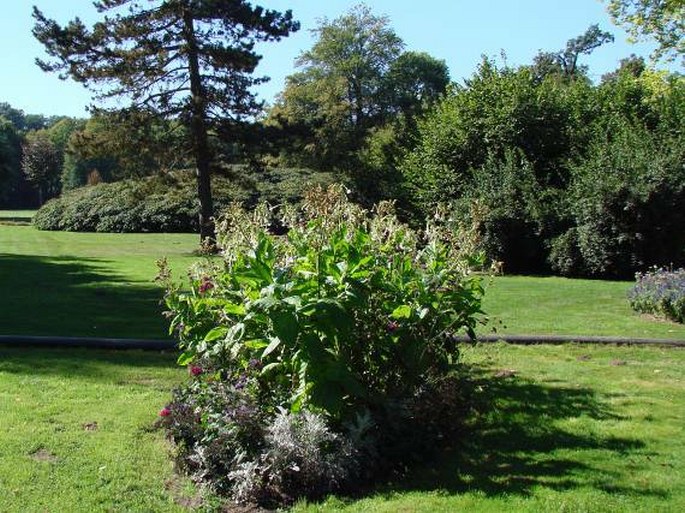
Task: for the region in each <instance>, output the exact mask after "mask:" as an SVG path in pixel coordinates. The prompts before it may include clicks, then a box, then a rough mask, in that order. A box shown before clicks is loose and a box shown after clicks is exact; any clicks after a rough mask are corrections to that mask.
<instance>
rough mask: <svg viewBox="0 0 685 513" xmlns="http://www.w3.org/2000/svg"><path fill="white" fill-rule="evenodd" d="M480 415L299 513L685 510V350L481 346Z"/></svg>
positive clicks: (476, 355) (472, 351)
mask: <svg viewBox="0 0 685 513" xmlns="http://www.w3.org/2000/svg"><path fill="white" fill-rule="evenodd" d="M464 358H465V361H467V362H470V363H471V364H473V365H475V366H476V369H478V371H479V373H480V379H481V381H480V382H479V383H478V386H477V388H476V403H477V404H479V405H480V406H479V408H478V409H479V411H480V413H479V414H478V415H477V416H475V417H474V418H473V419H472V421H471V422H470V425H469V427H468V429H467V430H466V431H465V432H464V433H463V435H462V436H461V437H460V438H459V439H456V440H454V441H453V442H452V444H453V448H452V450H449V451H446V452H445V453H443V454H441V455H440V456H438V457H436V458H434V459H433V460H432V461H430V462H428V463H426V464H425V465H423V466H422V467H420V468H418V469H417V470H415V471H414V472H413V473H412V474H411V475H410V476H409V478H408V479H406V480H404V481H402V482H395V483H388V484H387V485H386V486H383V487H381V489H380V490H379V491H377V492H375V493H372V494H371V495H370V496H368V497H366V498H361V499H357V500H349V499H339V498H330V499H328V500H327V501H324V502H323V503H320V504H311V505H306V504H301V505H299V506H298V507H296V508H295V511H296V512H299V513H304V512H308V513H309V512H315V511H321V512H328V511H344V512H349V513H352V512H355V513H356V512H374V513H380V512H388V513H390V512H398V511H401V512H412V513H413V512H416V513H420V512H427V513H436V512H453V511H469V512H503V511H515V512H530V513H539V512H545V513H551V512H569V513H570V512H572V513H576V512H607V513H615V512H626V513H634V512H637V511H640V512H661V513H666V512H673V513H676V512H681V511H685V472H683V461H685V351H683V350H679V349H659V348H653V347H651V348H637V347H615V346H612V347H596V346H580V345H566V346H545V345H542V346H507V345H504V344H494V345H480V346H477V347H475V348H468V349H465V350H464Z"/></svg>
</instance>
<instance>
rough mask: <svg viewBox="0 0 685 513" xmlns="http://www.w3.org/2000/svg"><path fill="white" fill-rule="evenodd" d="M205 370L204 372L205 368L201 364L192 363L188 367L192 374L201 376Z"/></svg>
mask: <svg viewBox="0 0 685 513" xmlns="http://www.w3.org/2000/svg"><path fill="white" fill-rule="evenodd" d="M203 372H204V370H203V369H202V367H200V366H199V365H190V366H189V367H188V373H189V374H190V375H191V376H199V375H200V374H202V373H203Z"/></svg>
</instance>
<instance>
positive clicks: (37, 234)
mask: <svg viewBox="0 0 685 513" xmlns="http://www.w3.org/2000/svg"><path fill="white" fill-rule="evenodd" d="M197 240H198V237H197V235H193V234H113V233H105V234H95V233H69V232H41V231H38V230H36V229H35V228H33V227H31V226H2V225H0V334H3V335H63V336H102V337H123V338H136V337H142V338H164V337H165V336H166V330H167V325H166V321H165V320H164V319H163V317H162V315H161V312H162V310H163V308H162V307H161V306H160V304H159V301H160V299H161V297H162V291H161V289H160V288H159V286H158V285H157V284H155V283H154V281H153V280H154V277H155V276H156V273H157V268H156V265H155V261H156V260H157V259H158V258H160V257H163V256H166V257H168V259H169V262H170V263H171V265H172V267H173V269H174V271H175V272H176V274H177V275H178V276H179V277H180V276H183V275H185V271H186V270H187V268H188V266H189V265H190V264H191V263H192V262H195V261H197V260H199V258H198V257H196V256H194V255H193V251H195V249H196V248H197V246H198V244H197Z"/></svg>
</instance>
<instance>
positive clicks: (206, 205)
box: [183, 9, 216, 246]
mask: <svg viewBox="0 0 685 513" xmlns="http://www.w3.org/2000/svg"><path fill="white" fill-rule="evenodd" d="M183 25H184V37H185V39H186V42H187V44H188V68H189V72H190V92H191V95H192V100H191V101H192V116H191V120H190V134H191V139H192V145H193V153H194V156H195V173H196V177H197V197H198V200H199V202H200V219H199V223H200V242H201V243H203V244H209V245H210V246H214V244H215V241H216V234H215V232H214V221H213V219H212V215H213V206H212V189H211V183H210V163H211V158H210V153H209V144H208V142H207V124H206V121H205V114H206V112H205V111H206V98H205V95H204V91H203V87H202V81H201V79H200V66H199V62H198V48H197V40H196V39H195V27H194V26H193V16H192V13H191V11H190V10H189V9H186V10H185V11H184V13H183Z"/></svg>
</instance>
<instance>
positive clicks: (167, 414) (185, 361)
mask: <svg viewBox="0 0 685 513" xmlns="http://www.w3.org/2000/svg"><path fill="white" fill-rule="evenodd" d="M281 214H282V215H281V218H280V219H278V220H275V219H274V218H273V214H272V212H271V211H270V210H269V209H268V208H267V207H266V206H261V207H259V208H257V209H255V210H253V211H251V212H245V211H243V210H241V209H239V208H238V207H234V208H231V209H230V210H229V211H228V212H227V214H226V215H225V216H224V217H223V218H222V219H221V220H220V221H219V222H218V223H217V233H218V242H219V244H220V246H221V247H222V248H223V259H222V261H221V263H220V264H217V263H216V261H214V262H207V263H205V264H203V265H197V266H196V267H194V268H193V269H191V272H190V287H189V288H186V289H181V288H180V287H179V286H178V285H176V284H174V283H172V281H171V280H170V279H169V276H170V273H169V270H168V269H167V268H166V266H165V265H164V264H163V263H162V264H161V273H160V277H161V279H162V280H163V281H165V282H166V285H167V294H166V304H167V305H168V308H169V316H170V318H171V328H170V329H171V331H172V332H173V333H175V334H176V336H177V337H178V339H179V344H180V347H181V348H182V351H183V352H182V354H181V355H180V357H179V363H180V364H182V365H190V367H189V368H190V373H191V374H193V375H194V376H193V379H192V383H191V384H190V385H188V386H187V387H185V388H183V389H182V390H180V391H177V392H176V394H175V397H174V400H173V401H172V402H171V403H170V405H169V406H167V410H165V411H164V415H163V416H162V422H163V424H164V425H165V426H167V427H168V429H169V433H170V435H171V437H172V438H173V439H174V440H175V441H176V442H177V445H178V446H179V447H180V449H181V452H180V456H181V458H185V460H186V463H187V466H188V467H189V468H190V470H192V471H193V472H195V473H196V474H197V473H198V472H199V473H200V474H203V473H204V474H203V475H202V478H203V480H204V481H205V482H209V483H212V484H213V485H214V486H215V488H218V489H219V490H220V491H221V492H225V493H226V494H228V495H230V496H232V497H234V498H237V499H239V500H243V501H246V500H256V501H258V502H265V501H266V502H268V501H276V502H281V503H282V502H287V500H291V499H294V498H297V497H301V496H306V497H313V496H317V495H320V494H323V493H327V492H330V491H332V490H334V489H336V488H337V487H339V486H343V485H345V484H348V483H349V482H350V481H351V480H353V479H354V478H355V476H356V477H361V476H364V478H365V479H366V478H367V477H368V476H369V474H371V473H372V472H373V471H374V469H377V468H378V467H379V466H382V465H384V464H386V463H388V462H390V460H392V462H391V463H395V462H397V461H396V460H402V459H406V458H407V457H410V456H411V452H412V451H411V450H409V451H407V450H405V449H406V447H405V446H403V445H402V443H403V442H406V440H407V439H411V440H417V439H419V440H422V441H423V442H425V441H429V442H431V441H432V442H431V443H434V442H436V441H437V440H438V439H440V438H442V437H443V436H444V435H445V434H446V433H444V432H443V431H447V430H449V429H451V428H453V427H454V426H455V425H457V424H458V418H459V417H460V416H461V415H462V414H463V404H461V401H462V399H463V397H462V394H460V393H459V392H458V390H457V391H456V392H455V389H458V386H459V383H461V380H462V378H461V375H460V366H459V349H458V345H457V339H456V335H457V334H459V333H467V334H469V335H471V336H472V337H473V336H474V330H475V328H476V325H477V323H478V322H480V321H482V320H483V319H484V316H483V313H482V311H481V300H482V297H483V293H484V288H483V280H484V278H485V275H486V274H485V273H484V272H483V263H484V259H483V257H482V255H480V254H478V253H477V252H476V251H475V249H474V248H475V247H476V244H477V240H476V237H477V231H478V230H477V227H473V228H471V229H468V230H455V229H454V226H453V225H452V223H451V221H450V219H449V216H447V215H446V214H445V213H444V212H438V213H437V214H436V216H435V217H434V218H432V219H430V220H429V222H428V223H427V226H426V228H425V230H424V231H422V232H417V231H414V230H412V229H410V228H409V227H407V226H405V225H403V224H402V223H400V222H399V221H398V219H397V218H396V217H395V215H394V212H393V208H392V204H390V203H381V204H379V205H378V206H377V207H376V208H375V209H374V210H373V211H372V212H366V211H364V210H363V209H361V208H360V207H358V206H357V205H354V204H352V203H350V202H349V201H348V200H347V197H346V194H345V190H344V189H343V188H342V187H341V186H330V187H328V188H325V189H324V188H315V189H312V190H310V191H309V192H308V193H307V194H306V196H305V200H304V202H303V205H302V207H301V208H299V209H297V210H295V209H293V208H286V209H285V210H284V211H283V212H281ZM274 225H280V226H285V227H287V229H288V231H287V235H285V236H275V235H272V234H270V232H269V230H268V228H269V227H270V226H274ZM196 367H197V368H202V369H203V371H202V372H199V371H197V370H193V369H195V368H196ZM204 369H206V371H205V370H204ZM440 394H445V395H447V394H449V396H448V397H447V396H446V397H440ZM431 402H432V403H434V404H436V405H440V408H439V410H440V412H441V414H442V413H445V412H448V414H447V416H446V417H444V418H443V419H439V420H437V421H436V419H433V418H430V414H429V413H428V412H426V404H430V403H431ZM240 405H242V407H243V408H247V409H248V411H249V412H250V413H249V415H248V417H249V418H250V421H249V422H247V421H246V420H245V419H244V418H243V417H240V418H239V419H236V418H235V417H234V415H233V413H232V412H234V411H237V410H236V408H238V409H239V408H240V407H241V406H240ZM445 405H447V407H445ZM217 419H218V420H217ZM217 422H218V424H217ZM246 422H247V423H246ZM245 426H248V427H249V429H248V428H246V427H245ZM284 426H289V427H287V428H286V427H284ZM245 429H247V431H245ZM279 433H280V434H283V433H290V434H289V435H288V437H289V438H288V437H285V438H287V439H288V440H291V442H288V441H287V440H285V439H284V436H285V435H283V436H280V435H278V434H279ZM292 440H299V441H298V442H297V443H294V442H292ZM303 440H309V442H308V443H309V444H310V445H309V447H310V448H309V449H307V450H306V452H305V453H301V452H298V451H300V449H299V448H298V447H299V446H300V445H302V444H304V442H303ZM289 444H290V445H292V444H294V445H295V446H298V447H295V446H293V447H290V445H289ZM305 445H306V444H305ZM405 445H406V443H405ZM429 445H430V444H429ZM287 447H290V449H286V448H287ZM414 449H415V451H422V450H423V447H422V446H421V444H415V445H414ZM210 453H211V454H210ZM288 454H290V456H286V455H288ZM312 455H314V456H312ZM284 458H285V459H284ZM291 460H292V461H291ZM217 462H218V463H217ZM400 463H406V461H405V462H400Z"/></svg>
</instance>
